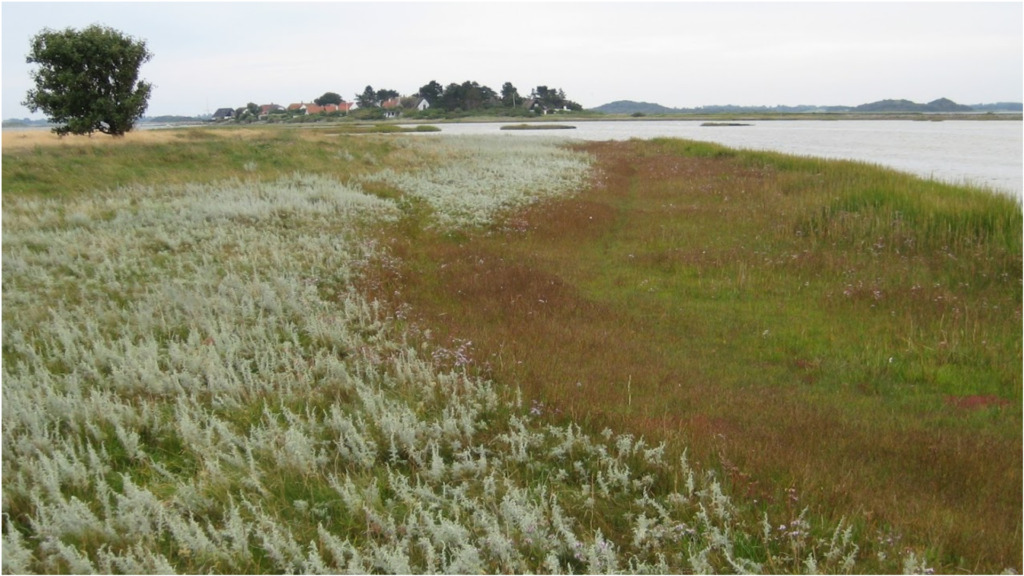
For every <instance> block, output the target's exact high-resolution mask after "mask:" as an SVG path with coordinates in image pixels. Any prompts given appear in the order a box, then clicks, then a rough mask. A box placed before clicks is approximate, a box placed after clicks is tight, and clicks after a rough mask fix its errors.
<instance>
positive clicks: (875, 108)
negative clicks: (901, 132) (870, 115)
mask: <svg viewBox="0 0 1024 576" xmlns="http://www.w3.org/2000/svg"><path fill="white" fill-rule="evenodd" d="M852 111H853V112H973V111H974V108H971V107H970V106H963V105H961V104H957V103H956V102H953V101H952V100H950V99H948V98H939V99H938V100H932V101H931V102H929V103H927V104H918V103H916V102H911V101H910V100H879V101H878V102H871V103H870V104H861V105H860V106H856V107H854V108H853V110H852Z"/></svg>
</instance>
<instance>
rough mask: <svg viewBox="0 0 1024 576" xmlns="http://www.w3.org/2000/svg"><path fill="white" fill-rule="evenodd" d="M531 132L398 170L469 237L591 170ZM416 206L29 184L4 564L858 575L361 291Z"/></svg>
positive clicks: (15, 234) (8, 250) (833, 553)
mask: <svg viewBox="0 0 1024 576" xmlns="http://www.w3.org/2000/svg"><path fill="white" fill-rule="evenodd" d="M510 142H512V141H509V140H504V139H502V140H495V141H490V140H475V139H474V140H451V141H447V140H446V141H444V146H448V147H451V152H452V154H451V158H450V160H447V161H446V162H447V164H445V165H443V166H437V167H435V168H433V169H431V170H429V171H427V172H426V173H424V174H419V175H399V174H397V173H387V174H383V175H380V176H379V178H381V179H384V180H387V181H389V182H394V183H395V185H396V186H399V187H405V186H408V190H407V191H406V193H408V194H411V195H419V196H422V197H423V198H425V199H426V200H427V201H428V202H430V204H431V205H432V206H433V207H434V209H435V210H436V212H437V213H436V221H437V225H438V226H459V225H469V224H476V223H481V222H485V221H486V220H487V218H488V217H490V216H491V215H493V214H494V212H495V210H498V209H500V207H504V206H510V205H514V204H516V203H521V202H529V201H532V200H533V199H535V198H537V197H538V194H540V193H543V194H564V193H568V192H570V191H572V189H573V186H574V185H575V183H576V182H577V181H578V178H579V177H580V175H582V174H583V173H584V171H585V170H586V163H587V159H586V158H585V157H581V156H579V155H575V154H572V153H569V152H567V151H565V150H564V149H562V148H558V147H556V146H554V145H553V144H552V143H550V142H544V141H540V140H533V139H531V140H530V141H529V143H525V142H515V143H513V144H510ZM524 162H525V163H526V165H527V166H529V169H525V170H524V169H523V168H522V166H523V165H524ZM488 164H490V165H491V168H489V169H488V168H485V166H487V165H488ZM487 170H490V172H487ZM485 173H488V174H491V176H490V177H491V178H492V179H491V180H486V179H485V177H484V175H483V174H485ZM524 174H525V175H524ZM512 175H515V178H514V179H513V178H511V176H512ZM506 176H509V178H508V179H506V178H505V177H506ZM483 181H486V184H484V183H482V182H483ZM403 189H404V188H403ZM495 197H497V198H495ZM400 215H401V209H400V208H399V205H398V203H396V202H395V201H392V200H389V199H383V198H379V197H376V196H373V195H369V194H365V193H363V192H362V191H361V189H360V188H358V187H357V186H355V185H345V184H342V183H340V182H338V181H335V180H333V179H329V178H325V177H321V176H316V175H309V174H296V175H294V176H292V177H290V178H285V179H282V180H275V181H259V180H251V181H226V182H220V183H216V184H204V185H198V184H196V185H181V186H167V187H142V186H126V187H123V188H118V189H113V190H106V191H97V192H96V193H94V194H91V195H88V196H75V197H72V198H66V199H63V200H61V201H60V202H58V201H52V200H38V199H29V198H19V197H13V198H12V197H8V198H5V199H4V212H3V219H4V227H3V255H4V258H3V299H4V304H5V306H4V308H3V366H2V376H3V383H4V386H3V429H4V430H3V502H2V504H3V510H2V512H3V552H4V553H3V571H4V572H5V573H33V572H47V573H48V572H82V573H88V572H104V573H111V572H130V573H168V572H235V573H263V572H273V573H293V572H299V573H336V572H344V571H348V572H359V573H369V572H381V571H383V572H402V573H409V572H478V573H479V572H531V571H538V570H543V571H546V572H550V573H563V572H593V573H609V572H617V571H630V572H659V573H664V572H669V571H697V572H710V571H722V570H741V571H759V570H771V571H786V570H792V571H799V570H802V569H804V568H807V567H813V568H814V569H815V570H819V571H849V570H850V567H851V562H852V561H853V560H852V559H853V558H854V557H855V555H856V552H857V549H856V546H855V545H854V544H852V543H851V542H850V540H849V538H846V537H837V536H835V534H847V533H848V528H846V529H844V530H843V531H840V528H842V527H835V528H834V531H833V530H832V529H831V528H830V527H826V528H825V529H822V530H816V529H815V527H814V526H813V525H811V524H810V523H807V525H806V526H807V529H806V530H804V529H801V530H790V531H788V532H787V533H786V534H785V535H782V534H778V533H776V531H774V530H764V531H762V530H761V526H753V527H747V526H743V525H739V524H738V523H737V518H738V515H737V514H735V513H734V511H735V508H736V506H737V505H738V504H737V503H735V502H733V501H732V500H731V499H730V497H729V496H728V495H727V493H726V492H725V490H724V489H723V487H722V484H721V483H720V482H719V480H718V479H717V477H716V476H715V475H714V474H713V473H711V472H706V471H700V470H696V469H694V468H693V467H691V466H690V465H689V463H688V462H687V461H686V460H685V458H684V459H682V460H679V461H677V462H667V461H665V459H664V458H663V452H662V451H661V450H660V449H658V448H657V447H655V448H650V447H648V446H647V445H646V444H645V443H644V441H643V439H642V438H641V439H638V438H635V437H633V436H630V435H618V434H616V433H614V432H613V431H610V430H609V431H608V432H607V433H606V434H604V435H599V436H596V437H594V436H590V435H587V434H586V433H584V432H583V431H582V430H581V429H580V428H579V427H578V426H576V425H574V424H571V423H570V424H567V425H565V426H554V425H550V424H544V423H543V422H542V421H541V420H539V419H534V418H532V417H531V416H530V415H529V414H528V413H526V411H525V410H524V409H523V407H522V406H521V405H519V404H517V403H515V402H514V401H509V400H505V399H504V398H505V396H503V395H502V394H499V393H498V391H496V390H495V388H494V386H493V384H492V383H491V382H488V381H486V380H484V379H481V378H479V377H476V376H473V375H472V374H471V373H470V372H468V371H467V370H466V367H465V366H453V365H451V363H449V362H447V361H444V360H441V361H439V360H436V359H437V358H443V357H444V355H443V354H441V355H437V354H434V350H431V349H430V347H429V346H426V345H423V346H421V345H419V344H417V343H416V340H415V339H413V338H410V337H409V335H408V334H407V333H406V332H405V331H404V330H405V328H404V327H405V324H404V323H403V322H400V321H398V319H396V318H394V317H390V316H388V315H387V313H386V312H385V310H386V308H385V307H384V306H381V305H380V304H379V303H378V302H375V301H371V300H368V299H367V298H366V297H364V296H363V295H362V294H360V293H359V292H358V291H356V290H355V289H354V283H353V280H354V279H355V278H357V277H358V276H359V275H360V273H361V267H362V266H363V265H364V264H365V262H367V261H369V260H372V259H373V258H375V257H377V256H378V253H377V250H378V247H377V245H376V244H375V243H373V242H370V241H369V240H368V238H369V236H370V235H369V234H368V233H367V232H366V230H367V229H368V228H369V227H376V226H380V225H382V224H386V223H388V222H390V221H394V220H396V219H397V218H399V216H400ZM679 478H682V479H685V481H684V483H683V489H682V491H676V490H664V489H658V488H657V487H659V486H669V485H673V482H672V481H671V479H679ZM802 519H803V517H802V516H801V520H802ZM789 520H790V519H786V521H787V522H789ZM765 522H766V523H767V525H769V526H774V524H775V523H776V522H778V521H777V520H776V519H772V520H770V521H769V520H768V519H767V517H766V520H765ZM801 526H804V524H801ZM739 540H743V541H744V542H747V545H745V546H743V547H742V548H741V547H738V546H736V545H735V542H737V541H739ZM899 559H900V556H899V554H894V555H893V562H894V563H896V562H899ZM894 565H896V564H894ZM902 567H910V568H913V569H920V568H923V567H924V563H923V560H922V559H921V557H919V556H915V555H911V556H906V559H905V561H904V563H903V566H902Z"/></svg>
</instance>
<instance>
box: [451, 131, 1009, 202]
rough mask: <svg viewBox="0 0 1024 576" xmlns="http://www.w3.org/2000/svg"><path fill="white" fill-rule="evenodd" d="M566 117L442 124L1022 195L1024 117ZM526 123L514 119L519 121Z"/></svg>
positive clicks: (515, 136) (491, 132)
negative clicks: (757, 158) (753, 154)
mask: <svg viewBox="0 0 1024 576" xmlns="http://www.w3.org/2000/svg"><path fill="white" fill-rule="evenodd" d="M742 122H743V123H745V124H749V125H748V126H702V125H701V124H703V121H696V120H625V121H576V120H573V121H566V122H559V123H561V124H571V125H573V126H576V129H575V130H499V129H500V127H501V126H502V125H503V124H502V123H475V124H442V125H440V128H441V134H504V135H507V136H508V137H509V138H529V137H534V136H545V137H552V136H554V137H562V138H573V139H580V140H628V139H630V138H644V139H647V138H656V137H662V136H665V137H672V138H687V139H690V140H702V141H706V142H716V143H719V144H723V145H725V146H730V147H733V148H746V149H751V150H773V151H776V152H784V153H788V154H799V155H802V156H818V157H822V158H839V159H847V160H858V161H862V162H870V163H872V164H878V165H882V166H886V167H889V168H895V169H897V170H902V171H904V172H910V173H912V174H916V175H918V176H923V177H925V178H932V179H935V180H941V181H945V182H953V183H957V184H964V183H965V184H973V185H976V186H982V187H986V188H991V189H994V190H999V191H1002V192H1007V193H1010V194H1014V195H1016V196H1017V197H1018V198H1019V197H1022V195H1024V162H1022V157H1024V145H1022V134H1024V132H1022V123H1021V122H1020V121H1013V120H978V121H971V120H947V121H943V122H931V121H914V120H755V121H742ZM520 123H521V122H510V124H520Z"/></svg>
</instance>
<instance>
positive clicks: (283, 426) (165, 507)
mask: <svg viewBox="0 0 1024 576" xmlns="http://www.w3.org/2000/svg"><path fill="white" fill-rule="evenodd" d="M9 137H10V140H9ZM14 138H15V134H7V133H5V134H4V150H3V372H2V377H3V569H4V572H12V573H22V572H24V573H29V572H87V573H88V572H104V573H114V572H131V573H148V572H172V571H173V572H231V573H291V572H300V573H337V572H360V573H370V572H385V573H393V572H401V573H410V572H414V573H419V572H445V573H451V572H476V573H483V572H488V573H489V572H516V573H522V572H540V571H542V572H549V573H567V572H591V573H594V572H596V573H610V572H658V573H666V572H712V571H715V572H722V571H727V572H844V573H849V572H886V573H888V572H917V573H924V572H929V571H957V570H965V571H1001V570H1003V569H1006V568H1009V569H1013V570H1016V571H1018V572H1019V571H1020V570H1021V556H1020V554H1021V552H1020V542H1021V507H1020V497H1021V436H1020V429H1021V372H1020V365H1021V333H1020V326H1021V304H1020V303H1021V212H1020V204H1019V203H1018V202H1017V201H1015V200H1013V199H1009V198H1006V197H1005V196H999V195H995V194H989V193H987V192H985V191H980V190H969V189H963V188H958V187H954V186H949V185H944V184H937V183H933V182H925V181H922V180H919V179H916V178H913V177H910V176H905V175H902V174H898V173H895V172H891V171H886V170H881V169H878V168H875V167H870V166H866V165H861V164H856V163H848V162H829V161H824V160H809V159H801V158H795V157H791V156H784V155H777V154H769V153H760V152H759V153H754V152H749V153H748V152H743V153H739V152H735V151H731V150H728V149H725V148H722V147H718V146H714V145H709V144H698V143H694V142H687V141H680V140H652V141H629V142H617V143H590V144H585V145H582V144H581V145H569V144H567V143H566V142H565V141H564V140H561V139H547V138H542V137H531V138H528V139H517V138H514V137H508V136H485V137H437V136H431V135H418V136H416V137H407V136H402V135H397V134H395V135H391V134H388V135H374V134H344V133H332V132H331V131H330V129H308V128H304V129H291V128H283V127H282V128H276V129H252V130H241V129H240V130H219V129H218V130H204V129H191V130H169V131H161V132H160V133H157V134H146V133H140V134H137V135H136V134H130V135H129V136H128V137H127V138H125V139H119V140H100V139H73V138H68V139H65V140H62V141H49V140H47V138H46V137H41V138H40V140H39V141H31V142H29V141H25V142H17V141H15V139H14ZM30 139H31V138H29V137H26V138H24V139H23V140H30Z"/></svg>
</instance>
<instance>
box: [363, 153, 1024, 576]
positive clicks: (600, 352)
mask: <svg viewBox="0 0 1024 576" xmlns="http://www.w3.org/2000/svg"><path fill="white" fill-rule="evenodd" d="M587 149H588V151H589V152H590V153H591V154H593V155H594V156H595V157H596V158H597V162H598V165H599V166H600V167H601V171H600V177H599V178H598V179H597V180H596V181H595V182H594V183H593V184H592V186H591V187H590V188H589V189H588V190H587V191H585V192H584V193H582V194H581V195H580V196H579V197H576V198H569V199H563V200H560V201H553V202H547V203H544V204H541V205H536V206H534V207H532V208H530V209H527V210H524V211H521V212H519V213H516V214H512V215H509V216H508V217H507V218H506V219H505V220H504V221H503V222H502V224H501V225H499V226H497V227H495V228H494V229H491V230H488V231H483V232H481V233H479V234H474V235H473V236H472V237H471V238H466V237H464V236H459V237H456V238H454V239H453V238H451V237H445V236H442V235H438V236H432V235H430V234H428V233H417V234H415V235H412V236H397V237H391V238H389V239H388V241H389V244H390V247H391V249H392V251H393V252H394V254H395V255H396V256H397V257H398V258H399V259H400V260H401V261H403V262H404V263H405V265H406V269H405V270H403V271H401V272H400V274H399V276H391V277H388V276H387V275H384V276H383V277H378V278H375V279H374V283H375V285H376V286H377V289H380V290H381V291H382V293H383V295H384V299H385V300H391V299H392V296H393V295H394V294H400V295H401V298H402V299H403V301H404V303H408V304H410V305H411V307H410V309H411V310H412V311H413V314H414V315H415V317H416V321H417V322H418V323H420V324H421V325H422V326H424V327H425V328H429V329H430V330H431V333H432V335H433V336H432V338H433V340H434V341H435V342H436V343H438V344H441V345H452V343H456V342H459V341H463V342H464V341H472V354H473V366H476V367H478V368H480V369H481V370H483V371H484V372H485V374H486V375H488V376H490V377H493V378H494V379H495V380H496V381H497V382H498V383H500V384H507V385H510V386H511V387H514V388H519V389H520V390H521V391H522V393H523V397H524V399H525V401H526V403H527V405H530V403H535V405H536V406H538V407H540V406H543V407H544V414H545V415H546V416H550V417H554V418H573V419H574V420H576V421H577V422H579V423H580V424H581V425H583V426H585V427H588V428H590V429H592V430H595V431H600V430H601V429H602V428H603V427H604V426H612V427H614V428H616V429H618V430H623V431H629V432H632V433H634V434H636V435H642V436H644V437H645V438H646V439H648V440H649V441H651V442H654V443H657V442H659V441H663V440H664V441H666V442H667V443H668V446H669V449H670V450H671V451H673V452H675V453H676V454H678V453H680V452H681V451H682V449H683V448H684V447H685V448H687V449H688V450H689V456H690V458H691V460H692V461H695V462H702V463H705V464H707V463H711V464H716V465H718V466H720V467H721V468H722V469H723V471H724V472H725V473H726V475H727V477H729V478H731V479H732V483H733V486H734V488H735V489H736V490H737V491H738V492H740V493H744V492H745V493H747V494H749V495H752V496H754V497H756V498H758V499H759V500H760V501H762V502H764V501H773V502H775V503H776V504H777V505H784V504H786V503H787V502H790V501H793V502H795V500H794V499H795V498H796V497H797V491H796V489H794V488H793V487H794V486H798V487H799V490H798V492H799V498H800V501H799V505H800V506H801V507H802V506H803V505H809V506H813V507H814V508H815V509H816V510H818V511H819V513H822V514H834V515H835V519H838V518H839V517H840V516H844V515H845V516H847V517H861V518H868V519H869V524H870V526H867V527H865V529H879V528H880V527H881V526H885V525H895V526H897V527H898V528H899V529H900V530H901V531H905V532H906V533H907V534H913V533H916V534H922V535H926V537H928V538H938V539H939V540H940V546H942V547H943V548H944V553H950V554H951V556H954V557H955V556H956V555H957V554H963V555H964V556H967V555H973V556H975V557H979V556H981V557H984V560H982V561H984V562H989V563H990V564H985V565H986V566H1000V565H1001V566H1003V567H1005V566H1011V565H1019V562H1020V550H1019V534H1020V533H1019V529H1020V517H1019V504H1020V475H1021V470H1020V459H1021V453H1020V450H1019V446H1020V439H1019V438H1007V437H1001V436H997V435H994V434H991V433H988V432H987V431H985V432H984V433H976V432H975V431H972V430H958V429H953V428H945V429H941V430H939V433H936V429H934V428H929V426H930V425H929V424H927V423H920V422H918V421H916V420H914V418H913V417H911V418H909V419H907V418H902V417H900V416H899V415H898V414H897V412H898V410H899V408H895V409H894V408H892V407H891V406H888V405H885V402H886V401H885V400H884V399H883V398H881V397H880V395H879V393H878V391H877V386H878V384H876V383H874V382H871V384H870V385H868V384H864V385H858V383H857V382H853V381H850V382H844V383H843V384H842V386H843V387H842V388H839V387H836V388H834V389H831V390H826V389H825V388H824V386H836V384H835V381H836V377H835V376H834V375H833V376H831V378H832V380H827V378H828V377H829V375H828V374H825V373H824V372H823V371H824V369H825V368H824V367H823V366H822V360H821V359H819V358H817V357H815V356H807V355H805V354H804V353H803V352H802V351H799V350H795V351H783V352H785V353H788V354H789V357H788V358H786V357H785V355H786V354H784V353H779V356H778V357H771V356H767V355H766V356H764V357H763V358H761V359H752V358H751V357H750V355H749V353H747V352H746V351H745V350H746V349H745V348H744V347H743V344H741V343H740V342H739V341H740V340H741V339H742V338H744V337H745V336H744V335H743V334H744V331H743V330H738V329H737V328H736V327H732V328H731V329H732V330H733V331H731V332H730V331H729V330H730V327H728V326H723V325H721V324H722V323H721V322H717V321H714V320H709V319H708V317H707V316H706V315H705V314H704V311H705V310H710V309H711V307H712V306H714V305H716V303H715V302H709V301H708V300H710V298H706V299H705V301H704V302H702V303H692V304H691V303H689V302H686V301H682V302H679V301H677V300H673V301H671V302H672V304H671V305H669V306H666V305H665V304H664V303H663V302H665V300H658V299H657V298H656V297H653V296H651V297H648V296H645V295H644V294H646V293H647V289H646V286H645V285H644V284H643V282H644V281H645V280H644V278H645V277H646V276H649V275H654V274H655V273H656V272H658V271H663V272H665V273H666V274H672V275H675V276H676V277H693V278H695V280H694V283H695V285H696V284H699V283H700V282H702V281H703V282H704V283H705V284H704V285H703V286H698V288H693V290H695V291H697V290H698V289H703V290H708V289H709V288H708V286H709V283H710V282H713V281H714V280H709V279H713V278H716V276H715V275H716V274H717V275H718V276H717V278H718V279H721V278H722V276H723V275H725V276H727V275H729V274H730V273H732V272H736V271H738V272H737V273H736V274H734V277H735V278H737V280H736V282H737V283H739V284H738V288H737V287H736V285H733V286H730V287H729V288H732V289H734V290H739V289H742V288H743V286H742V282H744V281H745V277H744V276H743V274H742V272H743V270H744V266H746V267H748V268H750V267H753V266H757V265H760V264H759V263H760V262H762V261H763V259H764V256H762V255H756V254H754V255H752V254H753V253H752V252H751V251H750V250H746V251H744V250H740V249H738V247H737V245H736V244H737V240H736V238H742V237H743V234H744V233H748V234H749V235H750V236H753V235H754V234H757V233H760V232H758V231H756V230H755V231H754V232H752V233H751V230H752V229H753V227H756V226H765V225H766V226H768V227H769V228H770V227H777V226H779V225H780V224H779V215H778V214H777V213H776V212H774V211H773V210H775V209H776V205H779V204H782V203H783V202H787V201H789V199H788V198H786V197H785V196H787V195H788V194H789V193H790V192H789V189H788V188H787V187H792V186H795V184H792V182H793V179H795V178H796V176H794V174H793V173H789V174H781V173H779V174H776V173H774V172H773V171H772V169H771V168H770V167H765V168H762V167H757V168H752V167H749V166H747V165H744V164H743V163H742V162H737V161H734V160H733V159H731V158H728V157H725V158H722V157H696V158H695V157H685V156H681V155H679V154H675V153H671V152H666V151H664V150H660V149H658V147H657V145H652V144H650V143H643V142H624V143H598V144H591V145H588V147H587ZM785 209H786V208H782V209H779V212H781V211H783V210H785ZM764 222H768V223H767V224H764ZM669 225H671V226H674V228H672V234H674V236H673V237H672V240H673V244H671V245H668V243H662V245H659V244H658V241H659V239H661V238H662V235H663V234H664V233H665V229H666V227H667V226H669ZM722 230H728V231H729V233H728V234H722V233H721V231H722ZM623 246H625V247H626V248H623ZM634 246H635V249H634ZM616 250H618V252H616ZM804 256H805V257H806V258H805V259H808V260H809V259H811V258H812V257H813V255H804ZM826 256H827V257H831V255H826ZM818 257H819V258H821V256H818ZM616 258H617V259H619V260H612V259H616ZM627 259H628V264H627V265H623V264H622V263H621V262H620V261H621V260H627ZM745 259H746V260H745ZM800 265H803V266H808V264H804V263H801V264H800ZM635 270H642V273H635V272H634V271H635ZM723 270H725V271H726V273H725V274H723V272H722V271H723ZM383 272H386V271H382V273H383ZM595 278H596V279H595ZM595 287H596V288H595ZM602 291H604V292H608V293H610V294H606V293H604V292H602ZM666 298H668V296H666ZM698 305H700V306H704V308H700V307H698ZM716 310H719V309H716ZM736 324H737V325H739V324H740V322H737V323H736ZM745 327H746V326H745V325H744V326H742V328H745ZM746 332H750V331H749V330H746ZM761 333H762V331H761V330H757V331H756V334H757V335H758V337H760V335H761ZM751 363H753V364H755V365H756V370H755V372H754V373H756V377H755V378H754V379H751V378H750V377H749V375H750V374H751V371H750V370H743V371H741V370H738V369H730V368H728V366H730V365H732V366H737V365H746V366H748V367H749V366H750V364H751ZM723 367H725V368H723ZM832 370H833V371H834V370H835V369H834V368H833V369H832ZM868 381H869V380H865V382H868ZM1005 404H1007V402H1006V401H1005V400H1002V399H999V398H996V397H987V396H986V397H981V396H979V397H968V398H963V399H957V400H955V401H954V400H950V406H951V408H950V410H956V409H959V408H968V409H973V408H976V407H981V406H993V405H995V406H1002V405H1005ZM1007 454H1009V456H1006V455H1007ZM996 479H998V481H996ZM1014 502H1016V504H1014ZM1013 506H1017V510H1016V511H1014V510H1009V512H1011V513H1009V514H1008V507H1013ZM936 526H939V527H940V528H939V532H938V535H936V534H935V533H933V532H934V531H935V530H936ZM987 531H988V532H987ZM991 531H999V532H1001V533H1006V534H1011V535H1012V534H1013V533H1014V531H1016V535H1017V541H1016V542H1015V543H1014V542H1013V539H1012V538H1001V539H995V538H992V534H991Z"/></svg>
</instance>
